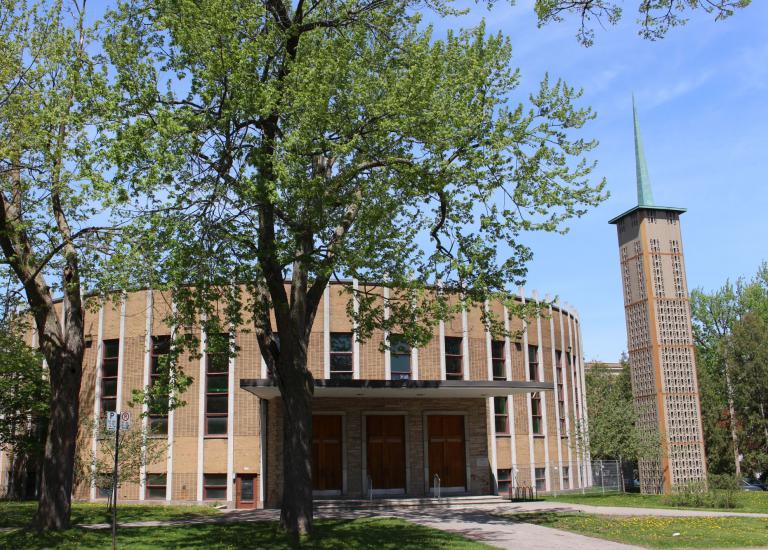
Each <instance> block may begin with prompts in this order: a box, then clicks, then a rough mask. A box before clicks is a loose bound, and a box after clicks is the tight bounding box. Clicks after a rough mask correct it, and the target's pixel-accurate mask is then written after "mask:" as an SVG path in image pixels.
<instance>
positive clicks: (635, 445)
mask: <svg viewBox="0 0 768 550" xmlns="http://www.w3.org/2000/svg"><path fill="white" fill-rule="evenodd" d="M621 364H622V371H621V373H620V374H619V375H616V374H614V373H613V372H611V371H609V370H608V369H606V368H605V367H604V366H601V365H599V364H598V365H595V366H593V367H592V368H590V369H589V370H588V371H587V373H586V375H585V376H586V383H585V386H586V388H587V408H588V409H589V441H588V443H587V446H588V448H589V453H590V455H591V456H592V457H593V458H599V459H608V460H619V461H630V462H639V461H641V460H651V459H655V458H656V457H657V456H658V449H659V445H660V441H659V434H658V433H657V432H655V431H650V432H649V431H648V430H646V429H640V428H639V427H638V425H637V421H638V411H637V410H636V406H635V402H634V399H633V398H632V378H631V375H630V370H629V360H628V358H627V357H626V355H624V356H622V361H621Z"/></svg>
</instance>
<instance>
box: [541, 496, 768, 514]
mask: <svg viewBox="0 0 768 550" xmlns="http://www.w3.org/2000/svg"><path fill="white" fill-rule="evenodd" d="M545 499H546V500H553V501H557V502H570V503H572V504H589V505H590V506H629V507H636V508H681V507H680V506H672V505H670V504H666V503H665V501H664V495H641V494H640V493H613V494H606V495H603V494H601V493H592V494H589V493H588V494H585V495H581V494H578V493H569V494H563V495H558V496H556V497H555V496H548V497H545ZM736 502H737V507H736V508H731V509H730V510H731V511H734V512H754V513H758V514H761V513H762V514H768V491H762V492H748V491H742V492H739V493H737V494H736ZM691 509H692V510H706V509H707V508H691ZM719 510H720V511H723V512H727V511H729V509H722V508H721V509H719Z"/></svg>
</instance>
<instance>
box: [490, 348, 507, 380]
mask: <svg viewBox="0 0 768 550" xmlns="http://www.w3.org/2000/svg"><path fill="white" fill-rule="evenodd" d="M499 344H500V345H499ZM499 350H500V352H501V355H497V354H496V352H497V351H499ZM506 351H507V342H506V341H505V340H491V376H492V378H493V380H506V379H507V361H506ZM497 366H500V367H501V374H496V367H497Z"/></svg>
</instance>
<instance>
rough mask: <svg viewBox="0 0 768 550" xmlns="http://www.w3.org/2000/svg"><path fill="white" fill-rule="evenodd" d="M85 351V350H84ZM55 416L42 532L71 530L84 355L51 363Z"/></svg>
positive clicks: (43, 488)
mask: <svg viewBox="0 0 768 550" xmlns="http://www.w3.org/2000/svg"><path fill="white" fill-rule="evenodd" d="M80 349H82V347H81V348H80ZM49 367H50V373H51V413H50V414H51V417H50V421H49V423H48V437H47V440H46V442H45V455H44V458H43V464H42V472H41V476H40V496H39V501H38V507H37V519H36V522H35V523H36V527H37V529H38V530H60V529H68V528H69V526H70V523H69V521H70V509H71V506H72V480H73V474H74V463H75V448H76V445H77V428H78V416H79V409H80V407H79V403H80V400H79V393H80V382H81V379H82V372H83V371H82V352H81V353H80V354H79V356H78V354H75V355H74V356H72V355H71V354H65V355H64V356H60V357H59V359H58V362H57V363H56V364H51V362H50V361H49Z"/></svg>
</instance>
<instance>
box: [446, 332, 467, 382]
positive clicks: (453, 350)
mask: <svg viewBox="0 0 768 550" xmlns="http://www.w3.org/2000/svg"><path fill="white" fill-rule="evenodd" d="M462 343H463V338H459V337H456V336H446V337H445V379H446V380H462V379H463V378H464V358H463V356H462Z"/></svg>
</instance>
